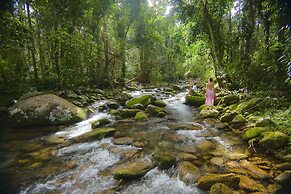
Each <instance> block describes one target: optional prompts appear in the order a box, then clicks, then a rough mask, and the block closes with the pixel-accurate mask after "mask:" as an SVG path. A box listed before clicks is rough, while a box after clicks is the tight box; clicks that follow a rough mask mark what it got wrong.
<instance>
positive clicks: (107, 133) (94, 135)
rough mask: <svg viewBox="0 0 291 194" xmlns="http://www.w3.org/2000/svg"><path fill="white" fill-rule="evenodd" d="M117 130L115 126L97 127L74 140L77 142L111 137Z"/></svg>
mask: <svg viewBox="0 0 291 194" xmlns="http://www.w3.org/2000/svg"><path fill="white" fill-rule="evenodd" d="M115 132H116V129H114V128H105V127H104V128H97V129H96V130H93V131H90V132H88V133H85V134H83V135H82V136H78V137H75V138H74V139H73V141H76V142H85V141H89V140H98V139H102V138H104V137H111V136H113V135H114V133H115Z"/></svg>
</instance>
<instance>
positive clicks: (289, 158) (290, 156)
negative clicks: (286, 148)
mask: <svg viewBox="0 0 291 194" xmlns="http://www.w3.org/2000/svg"><path fill="white" fill-rule="evenodd" d="M282 160H284V161H286V162H291V154H287V155H285V156H283V157H282Z"/></svg>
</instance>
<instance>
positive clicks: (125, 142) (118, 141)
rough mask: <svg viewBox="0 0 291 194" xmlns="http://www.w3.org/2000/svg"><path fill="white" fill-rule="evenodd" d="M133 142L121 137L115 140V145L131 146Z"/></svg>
mask: <svg viewBox="0 0 291 194" xmlns="http://www.w3.org/2000/svg"><path fill="white" fill-rule="evenodd" d="M132 142H133V138H131V137H120V138H117V139H114V140H113V144H116V145H131V144H132Z"/></svg>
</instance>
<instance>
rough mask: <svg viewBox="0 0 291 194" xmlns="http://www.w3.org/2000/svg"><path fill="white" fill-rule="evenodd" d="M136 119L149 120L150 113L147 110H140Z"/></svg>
mask: <svg viewBox="0 0 291 194" xmlns="http://www.w3.org/2000/svg"><path fill="white" fill-rule="evenodd" d="M134 118H135V120H137V121H142V120H147V119H148V115H147V114H146V113H145V112H142V111H141V112H138V113H136V115H135V117H134Z"/></svg>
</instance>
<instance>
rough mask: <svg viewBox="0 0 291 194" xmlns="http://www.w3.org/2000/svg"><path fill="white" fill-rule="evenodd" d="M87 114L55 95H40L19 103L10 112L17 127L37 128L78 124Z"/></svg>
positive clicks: (11, 120) (11, 118) (12, 121)
mask: <svg viewBox="0 0 291 194" xmlns="http://www.w3.org/2000/svg"><path fill="white" fill-rule="evenodd" d="M86 117H87V116H86V112H85V111H84V110H83V109H81V108H79V107H77V106H75V105H73V104H72V103H70V102H68V101H67V100H65V99H62V98H60V97H58V96H56V95H53V94H45V95H38V96H34V97H31V98H27V99H25V100H21V101H18V102H17V104H15V106H13V107H12V108H11V109H10V110H9V118H10V122H11V124H12V125H13V126H15V127H37V126H48V125H63V124H70V123H76V122H79V121H82V120H85V119H86Z"/></svg>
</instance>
